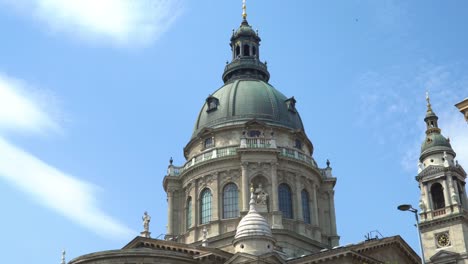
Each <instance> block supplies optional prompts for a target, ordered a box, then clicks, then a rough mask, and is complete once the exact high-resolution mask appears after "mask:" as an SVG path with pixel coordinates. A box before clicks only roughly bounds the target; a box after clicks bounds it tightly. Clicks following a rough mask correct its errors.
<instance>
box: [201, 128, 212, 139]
mask: <svg viewBox="0 0 468 264" xmlns="http://www.w3.org/2000/svg"><path fill="white" fill-rule="evenodd" d="M213 131H214V129H212V128H209V127H206V128H204V129H203V130H201V131H200V132H198V134H197V136H198V137H204V136H206V135H209V134H212V133H213Z"/></svg>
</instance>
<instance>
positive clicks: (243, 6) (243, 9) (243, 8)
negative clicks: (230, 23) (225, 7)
mask: <svg viewBox="0 0 468 264" xmlns="http://www.w3.org/2000/svg"><path fill="white" fill-rule="evenodd" d="M242 18H244V19H247V5H246V4H245V0H242Z"/></svg>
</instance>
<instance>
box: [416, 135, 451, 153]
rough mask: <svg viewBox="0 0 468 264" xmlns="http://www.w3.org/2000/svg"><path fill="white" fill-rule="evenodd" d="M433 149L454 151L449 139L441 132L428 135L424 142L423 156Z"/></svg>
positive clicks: (422, 147)
mask: <svg viewBox="0 0 468 264" xmlns="http://www.w3.org/2000/svg"><path fill="white" fill-rule="evenodd" d="M432 151H440V152H443V151H447V152H450V153H452V152H453V150H452V146H451V145H450V142H449V140H448V139H446V138H445V137H444V136H442V135H441V134H439V133H431V134H429V135H427V136H426V139H425V140H424V142H423V143H422V146H421V156H422V155H424V154H426V153H429V152H432Z"/></svg>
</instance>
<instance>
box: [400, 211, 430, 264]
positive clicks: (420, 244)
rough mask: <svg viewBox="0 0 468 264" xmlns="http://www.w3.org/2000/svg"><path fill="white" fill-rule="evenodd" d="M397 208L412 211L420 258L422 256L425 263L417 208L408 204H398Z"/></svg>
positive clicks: (424, 263) (423, 263)
mask: <svg viewBox="0 0 468 264" xmlns="http://www.w3.org/2000/svg"><path fill="white" fill-rule="evenodd" d="M398 210H400V211H410V212H412V213H414V217H415V218H416V228H417V229H418V230H417V231H418V237H419V247H420V249H421V258H422V264H426V261H425V260H424V249H423V246H422V239H421V232H420V231H419V217H418V210H417V209H414V208H413V207H412V206H411V205H410V204H402V205H399V206H398Z"/></svg>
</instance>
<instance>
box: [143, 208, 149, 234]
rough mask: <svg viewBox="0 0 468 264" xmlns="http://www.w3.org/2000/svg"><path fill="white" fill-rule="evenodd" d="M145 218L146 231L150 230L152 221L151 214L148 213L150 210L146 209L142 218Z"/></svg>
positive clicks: (144, 226)
mask: <svg viewBox="0 0 468 264" xmlns="http://www.w3.org/2000/svg"><path fill="white" fill-rule="evenodd" d="M141 219H142V220H143V229H144V230H145V232H148V231H149V223H150V221H151V216H150V215H149V214H148V212H146V211H145V213H144V214H143V217H142V218H141Z"/></svg>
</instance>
